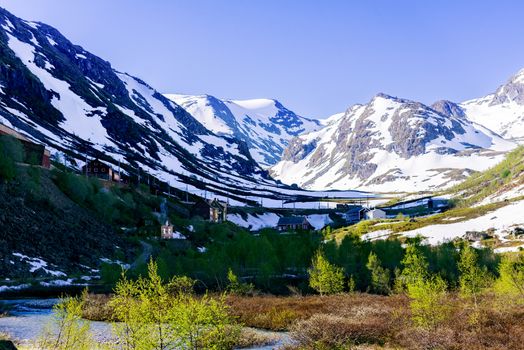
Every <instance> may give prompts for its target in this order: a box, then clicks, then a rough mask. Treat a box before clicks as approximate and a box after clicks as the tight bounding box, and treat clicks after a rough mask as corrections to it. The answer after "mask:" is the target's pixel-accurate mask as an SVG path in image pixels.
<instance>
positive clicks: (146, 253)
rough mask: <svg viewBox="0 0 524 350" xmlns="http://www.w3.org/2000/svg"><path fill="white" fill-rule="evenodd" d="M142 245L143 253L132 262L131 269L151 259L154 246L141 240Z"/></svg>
mask: <svg viewBox="0 0 524 350" xmlns="http://www.w3.org/2000/svg"><path fill="white" fill-rule="evenodd" d="M140 245H141V246H142V253H140V255H139V256H138V257H137V258H136V259H135V261H133V263H132V264H131V269H135V268H136V267H137V266H140V265H143V264H147V262H148V261H149V258H150V257H151V255H152V254H153V246H152V245H151V244H149V243H147V242H144V241H140Z"/></svg>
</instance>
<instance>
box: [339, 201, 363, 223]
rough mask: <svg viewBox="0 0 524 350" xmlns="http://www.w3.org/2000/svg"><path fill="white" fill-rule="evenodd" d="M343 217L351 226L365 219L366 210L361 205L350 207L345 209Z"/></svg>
mask: <svg viewBox="0 0 524 350" xmlns="http://www.w3.org/2000/svg"><path fill="white" fill-rule="evenodd" d="M344 210H345V211H344V213H343V214H342V217H343V218H344V220H346V222H347V223H349V224H355V223H357V222H359V221H360V220H362V219H364V218H365V215H366V208H364V207H363V206H361V205H348V206H346V207H345V208H344Z"/></svg>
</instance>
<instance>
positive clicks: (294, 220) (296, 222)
mask: <svg viewBox="0 0 524 350" xmlns="http://www.w3.org/2000/svg"><path fill="white" fill-rule="evenodd" d="M277 228H278V230H279V231H281V232H283V231H295V230H312V229H313V226H312V225H311V224H310V223H309V221H308V220H307V218H306V217H305V216H284V217H281V218H280V219H278V224H277Z"/></svg>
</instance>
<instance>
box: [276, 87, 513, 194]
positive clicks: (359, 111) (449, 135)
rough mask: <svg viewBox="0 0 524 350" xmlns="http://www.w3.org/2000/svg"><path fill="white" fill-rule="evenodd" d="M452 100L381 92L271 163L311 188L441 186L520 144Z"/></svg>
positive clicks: (295, 142) (283, 178)
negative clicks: (433, 101)
mask: <svg viewBox="0 0 524 350" xmlns="http://www.w3.org/2000/svg"><path fill="white" fill-rule="evenodd" d="M453 107H454V106H453V105H450V104H444V105H439V106H435V107H434V108H431V107H428V106H426V105H424V104H422V103H418V102H414V101H410V100H405V99H400V98H395V97H391V96H388V95H384V94H379V95H377V96H375V97H374V98H373V99H372V100H371V101H370V102H369V103H368V104H366V105H355V106H352V107H350V108H349V109H348V110H347V111H346V112H345V113H344V115H343V116H341V115H335V116H333V117H332V118H330V120H329V121H328V122H326V123H325V126H324V128H322V129H320V130H318V131H315V132H311V133H307V134H303V135H301V136H299V137H298V138H295V139H294V140H293V141H292V142H291V143H290V145H289V146H288V148H287V149H286V150H285V152H284V156H283V158H282V161H281V162H279V163H278V164H277V165H275V166H274V167H273V168H271V172H272V174H273V175H274V176H275V177H276V178H278V179H280V180H281V181H283V182H284V183H288V184H292V183H296V184H298V185H300V186H304V187H306V188H309V189H343V188H360V189H372V190H375V191H417V190H435V189H439V188H443V187H446V186H450V185H451V184H454V183H457V182H458V181H460V180H462V179H464V178H465V177H466V176H468V175H469V174H471V173H472V172H473V171H475V170H484V169H486V168H488V167H490V166H492V165H494V164H496V163H497V162H499V161H500V160H502V158H503V156H504V153H505V152H506V151H508V150H510V149H512V148H514V147H515V144H514V143H513V142H510V141H506V140H504V139H502V138H501V137H500V136H498V135H497V134H495V133H493V132H492V131H490V130H488V129H486V128H484V127H482V126H480V125H478V124H476V123H473V122H470V121H469V120H468V119H466V118H464V116H462V115H460V113H455V114H454V115H453V113H451V112H449V113H444V112H442V111H439V110H438V109H439V108H441V109H442V108H447V109H449V111H454V108H453Z"/></svg>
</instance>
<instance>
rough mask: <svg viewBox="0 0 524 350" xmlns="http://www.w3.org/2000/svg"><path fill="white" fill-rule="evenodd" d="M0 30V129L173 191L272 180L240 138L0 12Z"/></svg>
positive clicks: (52, 34)
mask: <svg viewBox="0 0 524 350" xmlns="http://www.w3.org/2000/svg"><path fill="white" fill-rule="evenodd" d="M0 27H1V28H0V123H2V124H6V125H7V126H10V127H13V128H15V129H17V130H19V131H20V132H22V133H24V134H26V135H28V136H29V137H31V138H32V139H34V140H37V141H39V142H42V143H44V144H46V145H48V147H50V148H51V149H52V150H60V151H62V152H65V153H67V154H68V155H69V156H71V157H73V158H76V159H79V160H83V159H84V158H85V156H86V155H88V156H89V157H91V158H92V157H100V158H101V159H103V160H105V161H107V162H111V163H113V164H117V163H118V161H119V160H121V161H122V165H123V166H124V169H126V170H127V171H128V172H133V173H134V172H137V171H141V172H143V171H146V172H148V173H149V174H152V175H157V176H158V177H159V178H160V179H162V180H164V181H170V182H171V184H172V185H175V186H180V187H182V183H183V182H188V179H189V178H191V179H192V180H191V181H192V182H195V181H193V180H194V179H195V178H198V180H199V181H200V185H202V183H203V182H204V183H206V184H208V185H207V186H206V187H210V186H212V184H220V185H221V186H222V187H223V186H224V185H226V186H227V185H229V184H232V185H233V186H234V187H235V188H238V189H239V191H241V190H240V189H241V188H243V187H245V188H246V189H249V191H250V192H246V193H251V189H252V188H253V186H254V185H253V184H254V183H262V184H263V183H268V184H273V185H274V184H275V182H274V181H273V180H271V179H269V178H268V177H267V175H266V172H265V171H264V170H262V169H261V168H260V167H259V166H258V164H257V163H256V162H255V161H254V160H253V159H252V157H251V155H250V153H249V149H248V147H247V145H246V143H245V142H243V141H241V140H238V139H236V138H234V137H231V136H228V135H218V134H216V133H214V132H213V131H211V130H209V129H207V128H206V127H205V126H204V125H202V123H200V122H199V121H198V120H196V119H195V118H193V116H191V115H190V114H189V113H188V112H186V111H185V110H184V109H183V108H182V107H180V106H179V105H177V104H176V103H175V102H173V101H171V100H169V99H168V98H166V97H164V96H163V95H162V94H160V93H158V92H157V91H156V90H155V89H154V88H152V87H151V86H149V85H148V84H146V83H145V82H144V81H142V80H140V79H138V78H135V77H133V76H131V75H128V74H126V73H121V72H118V71H117V70H115V69H114V68H113V67H112V66H111V65H110V63H109V62H107V61H104V60H103V59H101V58H99V57H97V56H95V55H93V54H91V53H89V52H88V51H86V50H84V49H83V48H82V47H80V46H77V45H74V44H72V43H71V42H70V41H69V40H67V39H66V38H65V37H64V36H62V35H61V34H60V33H59V32H58V31H57V30H56V29H54V28H52V27H50V26H48V25H46V24H43V23H35V22H27V21H24V20H21V19H19V18H17V17H15V16H14V15H12V14H10V13H9V12H8V11H5V10H3V9H0ZM138 169H140V170H138ZM195 186H196V185H195ZM239 195H240V196H241V197H242V196H243V194H242V192H239Z"/></svg>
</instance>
